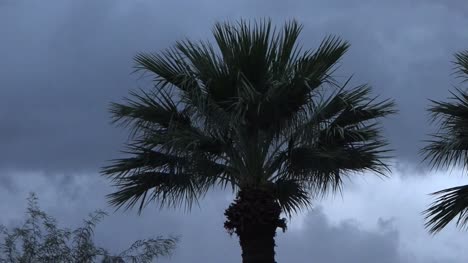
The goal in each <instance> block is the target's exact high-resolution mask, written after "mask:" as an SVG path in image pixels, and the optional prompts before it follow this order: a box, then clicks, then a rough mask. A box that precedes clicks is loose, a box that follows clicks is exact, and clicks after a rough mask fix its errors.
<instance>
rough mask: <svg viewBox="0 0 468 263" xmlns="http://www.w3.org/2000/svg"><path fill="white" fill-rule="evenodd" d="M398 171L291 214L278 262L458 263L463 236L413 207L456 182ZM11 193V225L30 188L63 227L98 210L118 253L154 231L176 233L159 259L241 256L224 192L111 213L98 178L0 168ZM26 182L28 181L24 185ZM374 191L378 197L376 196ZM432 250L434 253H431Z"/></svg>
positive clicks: (2, 209)
mask: <svg viewBox="0 0 468 263" xmlns="http://www.w3.org/2000/svg"><path fill="white" fill-rule="evenodd" d="M413 172H414V171H413V170H411V169H408V168H405V169H400V170H399V171H397V172H396V174H395V176H394V177H392V178H391V179H388V180H381V179H378V178H376V177H375V176H369V177H366V176H364V177H360V178H356V180H354V183H351V182H348V183H347V186H348V187H346V188H345V191H344V192H343V197H344V199H340V198H332V197H328V198H325V199H324V200H321V201H317V203H316V206H315V208H314V209H313V210H311V211H309V212H308V213H304V214H300V215H297V216H296V217H294V218H293V219H292V221H291V222H289V229H288V231H286V233H282V232H279V233H278V236H277V244H278V247H277V260H278V262H298V263H302V262H304V263H306V262H318V263H335V262H336V263H339V262H350V263H373V262H384V263H409V262H411V263H427V262H430V263H447V262H449V263H461V262H466V260H468V257H467V255H466V254H465V253H464V252H463V251H464V250H463V244H466V242H467V241H468V240H467V237H466V235H465V234H464V233H463V232H460V231H458V230H456V229H455V228H454V227H453V226H450V227H448V228H447V229H446V230H445V231H444V232H442V233H441V234H439V235H437V236H436V237H431V236H429V234H427V232H426V231H425V230H424V228H423V226H422V218H421V215H420V211H422V210H423V209H424V207H426V205H427V204H428V202H429V201H430V200H429V199H428V197H427V196H426V193H428V192H431V191H433V190H435V189H441V188H444V187H447V186H450V185H455V184H460V183H463V181H465V182H466V180H461V179H460V178H459V177H457V176H455V175H456V174H459V173H460V171H458V170H457V171H454V176H452V177H449V176H448V174H443V173H432V174H430V175H429V176H427V177H425V178H424V179H421V178H419V177H415V176H410V177H408V176H407V175H408V174H411V173H413ZM2 173H3V174H4V175H6V176H7V177H9V178H10V181H11V184H12V185H13V186H14V191H8V190H7V189H5V188H4V187H0V199H1V200H8V202H2V203H0V214H2V218H0V224H6V225H10V226H12V225H15V224H17V223H18V220H19V219H21V218H22V217H23V213H24V209H25V206H26V202H25V198H26V196H27V193H28V192H30V191H34V192H36V193H37V194H38V196H39V198H40V204H41V206H42V207H43V209H44V210H45V211H47V212H48V213H50V214H51V215H53V216H55V217H57V218H58V220H59V222H60V223H61V224H62V225H63V226H71V227H73V226H77V225H78V224H80V223H81V219H83V218H84V217H85V216H86V214H87V213H88V212H91V211H93V210H95V209H98V208H104V209H105V210H107V211H109V212H111V216H109V217H107V218H105V220H104V221H103V222H102V223H101V224H100V225H98V227H97V229H96V235H95V236H96V241H97V242H98V244H100V245H103V246H105V247H107V248H110V249H111V250H113V251H120V250H121V249H123V248H125V247H127V246H128V245H129V244H130V243H131V242H132V241H134V240H136V239H141V238H146V237H150V236H153V235H169V234H173V235H180V236H181V237H182V239H181V243H180V244H179V247H178V249H177V250H176V253H175V254H174V256H173V257H172V258H169V259H164V260H162V261H160V262H174V263H182V262H227V263H230V262H232V263H234V262H239V260H240V248H239V245H238V243H237V238H236V237H235V236H233V237H230V236H229V235H228V234H227V233H226V232H225V231H224V229H223V222H224V217H223V211H224V209H225V208H226V207H227V206H228V204H229V203H230V202H231V200H232V196H231V195H230V194H229V193H223V192H220V191H216V192H212V193H210V194H209V195H208V196H207V197H206V198H205V199H204V200H202V202H201V206H200V207H199V208H198V207H195V208H194V209H193V210H192V211H191V212H190V213H184V212H183V211H179V210H177V211H175V210H162V211H160V210H158V209H156V207H155V206H154V205H150V206H148V207H147V209H145V210H144V211H143V214H142V215H141V216H138V215H137V214H136V211H135V210H130V211H127V212H123V211H117V212H115V213H112V211H113V210H112V208H109V207H107V205H106V202H105V199H104V195H105V194H106V193H108V192H109V191H110V190H111V189H110V187H109V186H108V183H107V182H106V181H105V180H103V179H102V178H100V177H99V176H97V175H91V174H88V175H83V174H74V175H73V177H72V178H73V179H67V177H68V175H62V176H53V177H50V176H49V175H47V174H45V173H38V172H21V171H2ZM25 182H28V183H27V184H26V183H25ZM376 193H378V195H377V194H376ZM435 251H437V253H436V252H435Z"/></svg>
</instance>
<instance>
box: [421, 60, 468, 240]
mask: <svg viewBox="0 0 468 263" xmlns="http://www.w3.org/2000/svg"><path fill="white" fill-rule="evenodd" d="M454 64H455V68H456V73H458V77H460V78H462V80H463V82H465V81H467V80H468V51H463V52H459V53H457V54H455V62H454ZM431 102H432V106H431V107H430V108H429V112H430V113H431V114H432V118H433V121H434V122H436V123H437V124H438V125H439V130H438V131H437V132H436V133H434V134H432V135H431V137H432V138H431V140H429V141H428V145H427V146H426V147H424V148H423V153H424V154H425V159H426V160H428V161H429V162H430V163H431V164H432V165H433V168H440V167H450V166H457V165H461V166H462V167H463V168H464V169H465V170H466V168H467V166H468V93H467V92H466V91H463V90H461V89H457V90H456V92H452V98H450V101H449V102H439V101H433V100H431ZM432 195H435V196H437V199H436V200H435V202H433V203H432V204H431V206H430V207H429V208H428V209H427V210H425V211H424V215H425V217H426V224H425V226H426V227H427V228H428V229H429V231H430V232H431V233H437V232H439V231H440V230H442V229H443V228H444V227H445V226H447V224H449V223H450V222H451V221H453V220H454V219H455V218H458V219H457V220H456V225H457V226H458V227H465V226H467V223H468V185H463V186H458V187H453V188H449V189H445V190H441V191H438V192H435V193H432Z"/></svg>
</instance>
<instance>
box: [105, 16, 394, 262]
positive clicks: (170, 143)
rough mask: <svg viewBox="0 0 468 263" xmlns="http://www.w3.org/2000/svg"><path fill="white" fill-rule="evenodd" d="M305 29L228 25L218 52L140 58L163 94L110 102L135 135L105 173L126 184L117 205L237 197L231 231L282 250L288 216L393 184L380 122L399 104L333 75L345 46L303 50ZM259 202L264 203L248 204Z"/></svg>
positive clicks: (334, 41)
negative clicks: (279, 242)
mask: <svg viewBox="0 0 468 263" xmlns="http://www.w3.org/2000/svg"><path fill="white" fill-rule="evenodd" d="M301 31H302V26H301V25H299V24H298V23H297V22H295V21H292V22H289V23H287V24H286V25H285V26H284V27H282V28H281V29H274V28H273V27H272V25H271V22H270V21H266V20H262V21H260V22H256V23H249V22H246V21H240V22H239V23H237V24H231V23H218V24H216V25H215V27H214V29H213V36H214V40H215V45H212V44H211V43H209V42H194V41H190V40H184V41H179V42H176V44H175V45H174V46H173V47H172V48H170V49H167V50H165V51H163V52H160V53H158V54H149V53H142V54H139V55H137V56H136V57H135V62H136V70H137V71H141V72H145V73H149V74H151V76H152V77H154V87H153V88H152V89H151V90H148V91H143V90H139V91H132V92H131V93H130V98H128V99H126V101H125V102H124V103H112V105H111V113H112V115H113V118H114V121H115V122H116V123H119V124H122V125H124V126H128V127H130V128H131V135H132V136H131V139H130V142H129V144H128V148H127V151H126V153H128V154H129V155H130V157H128V158H122V159H118V160H115V161H114V162H113V163H112V164H111V165H109V166H107V167H105V168H104V169H103V174H105V175H107V176H109V177H110V178H111V180H112V182H113V183H114V185H115V186H116V187H117V190H116V191H115V192H114V193H112V194H110V195H109V199H110V203H111V204H112V205H115V206H117V207H122V206H125V207H126V208H129V207H133V206H138V207H139V211H141V210H142V209H143V207H144V206H145V205H146V204H147V203H148V202H150V201H156V202H157V204H159V205H160V206H161V207H166V206H171V207H179V206H185V207H186V208H190V207H191V206H192V204H193V203H197V202H198V201H199V200H200V198H202V197H203V196H204V195H205V194H206V193H207V192H208V191H209V190H210V189H212V188H213V187H215V186H220V187H222V188H227V187H228V188H230V189H232V191H233V192H235V193H237V199H236V201H235V202H234V203H233V205H232V206H231V207H230V208H229V211H226V212H227V213H226V216H227V217H228V218H227V219H228V220H227V222H226V226H227V228H235V229H228V230H229V231H230V232H236V233H237V234H238V235H241V234H240V233H246V231H244V230H245V229H251V230H252V231H254V230H255V231H257V230H259V231H260V230H261V229H262V230H261V231H263V232H262V234H260V233H257V236H258V235H263V234H265V233H268V235H269V237H268V238H267V239H268V241H265V242H268V244H269V245H268V246H270V245H271V244H273V246H274V241H273V242H272V239H273V236H274V233H275V229H276V228H277V227H282V228H285V227H286V224H285V221H284V220H282V219H280V218H277V217H279V215H280V213H282V212H283V213H286V214H287V215H292V214H293V213H295V212H297V211H299V210H300V209H304V208H308V207H309V205H310V204H311V198H312V197H317V196H318V195H322V194H324V193H327V192H329V191H330V190H331V191H336V190H339V189H340V187H341V184H342V179H343V178H344V177H346V176H348V175H350V174H353V173H355V172H364V171H372V172H376V173H377V174H381V175H383V174H384V173H385V172H386V171H387V170H388V167H387V164H386V163H385V160H386V158H387V157H389V156H388V155H387V154H388V149H387V147H386V146H387V142H386V140H385V139H384V138H383V137H382V134H381V128H380V122H379V119H380V118H382V117H385V116H387V115H389V114H392V113H394V112H395V110H394V104H393V102H392V101H389V100H379V99H377V98H376V97H373V96H372V95H371V87H369V86H368V85H359V86H355V87H349V80H348V81H346V82H344V84H340V83H339V81H337V80H336V79H335V78H334V77H333V73H334V71H335V69H336V64H337V63H338V62H339V61H340V59H341V58H342V56H343V55H344V54H345V53H346V51H347V50H348V48H349V44H348V43H347V42H346V41H343V40H341V39H340V38H338V37H333V36H330V37H327V38H325V39H324V40H323V41H322V43H321V44H320V46H319V47H318V49H316V50H303V49H302V48H301V47H300V46H299V45H298V37H299V35H300V33H301ZM242 192H244V193H243V194H242ZM259 195H262V196H261V197H259ZM255 196H256V197H258V198H260V199H261V200H263V201H258V202H257V203H256V204H253V203H251V202H249V201H247V200H241V199H242V197H246V198H248V199H249V200H254V199H255V198H256V197H255ZM260 199H258V200H260ZM262 206H263V207H262ZM272 211H274V212H272ZM247 213H255V215H256V216H255V215H254V214H247ZM230 215H231V216H230ZM262 217H263V218H262ZM270 217H274V218H270ZM267 223H268V224H272V225H268V226H266V225H265V224H267ZM256 224H259V225H257V227H253V225H256ZM247 225H249V226H248V227H247ZM244 226H245V228H244ZM241 227H242V228H244V230H242V229H239V228H241ZM237 230H239V231H237ZM250 235H252V233H250ZM246 242H247V241H246ZM241 243H242V242H241ZM258 245H264V244H263V243H261V242H260V243H259V244H258ZM243 248H244V247H243ZM251 251H253V252H255V253H257V252H258V251H260V250H259V248H257V249H252V250H251ZM268 251H269V252H268V253H271V251H272V248H271V249H269V250H268ZM262 253H263V252H262ZM265 253H266V252H265ZM270 261H271V257H270V259H268V261H265V262H270ZM262 262H263V261H262Z"/></svg>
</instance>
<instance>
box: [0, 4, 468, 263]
mask: <svg viewBox="0 0 468 263" xmlns="http://www.w3.org/2000/svg"><path fill="white" fill-rule="evenodd" d="M467 15H468V8H467V7H466V4H465V2H464V1H458V0H456V1H445V2H441V1H433V0H431V1H422V0H418V1H416V0H411V1H404V0H397V1H372V0H365V1H348V0H328V1H312V2H311V1H305V0H299V1H280V0H273V1H271V0H270V1H268V0H259V1H248V0H240V1H230V2H227V3H225V2H223V1H213V0H201V1H150V0H134V1H125V0H102V1H92V0H80V1H75V0H60V1H59V0H50V1H28V0H19V1H11V0H0V36H1V37H2V41H1V42H0V58H1V59H0V200H8V201H7V202H1V203H0V214H1V215H2V218H1V219H0V223H4V224H9V225H11V224H14V223H15V222H17V220H18V219H19V218H21V217H22V215H23V212H24V208H25V202H24V199H25V198H26V196H27V192H29V191H34V192H37V193H38V194H39V197H40V198H41V200H42V201H41V204H42V206H43V207H44V209H46V210H47V211H50V212H51V213H52V214H53V215H55V216H56V217H58V219H59V220H60V221H61V222H64V223H65V222H66V224H67V225H77V224H79V223H80V222H81V219H82V218H83V217H84V216H85V215H86V213H87V212H90V211H92V210H94V209H96V208H105V207H106V203H105V200H104V195H105V194H106V193H109V192H110V191H111V189H110V188H109V186H108V184H109V182H108V181H106V180H105V179H104V178H100V177H99V176H98V175H96V173H95V171H96V169H98V168H99V167H100V166H101V165H103V164H104V163H105V160H108V159H111V158H113V157H115V156H117V155H118V150H120V149H121V145H122V143H123V142H124V141H125V138H126V135H127V133H126V131H124V130H121V129H119V128H115V127H112V126H111V125H110V124H109V114H108V113H107V105H108V103H109V102H110V101H115V100H119V99H121V97H123V96H125V95H127V94H128V90H129V89H133V88H137V87H145V82H144V81H143V80H139V79H138V76H136V75H131V74H130V72H131V71H132V57H133V56H134V55H135V54H136V53H137V52H140V51H158V50H161V49H163V48H166V47H168V46H170V45H171V43H173V41H175V40H178V39H181V38H184V37H190V38H193V39H205V38H207V37H210V28H211V26H212V25H213V23H214V22H215V21H219V20H233V19H238V18H241V17H243V18H258V17H271V18H273V21H274V22H275V23H277V24H281V23H283V22H284V21H285V20H286V19H291V18H295V19H297V20H298V21H299V22H301V23H303V24H304V26H305V28H304V32H303V35H302V43H303V45H304V47H310V48H314V47H316V46H317V45H318V43H319V42H320V40H321V39H322V38H323V37H324V36H326V35H327V34H337V35H340V36H342V37H343V38H344V39H346V40H349V41H350V42H351V44H352V48H351V50H350V52H349V53H348V55H347V56H346V57H345V58H344V60H343V63H342V67H341V69H340V71H339V74H340V76H342V77H343V79H344V78H345V77H347V76H349V75H351V74H353V73H354V76H355V77H354V81H353V84H358V83H363V82H367V83H369V84H371V85H372V86H374V87H375V91H376V92H375V93H376V94H380V95H382V96H383V97H391V98H395V100H396V102H397V103H398V107H399V109H400V114H399V115H398V116H395V117H393V118H391V119H389V120H386V122H385V132H386V133H387V134H388V137H389V138H390V140H391V143H392V146H393V148H396V149H397V152H396V153H395V154H396V156H398V161H399V163H401V162H402V161H405V163H409V164H410V166H413V165H414V164H415V163H417V162H418V161H419V159H420V158H418V157H417V155H416V152H417V150H418V148H419V147H420V145H421V140H422V139H424V137H425V134H426V133H427V132H429V131H430V130H431V127H430V126H429V125H428V121H427V114H426V113H425V111H424V109H425V108H426V107H427V102H428V101H427V99H428V98H432V99H443V98H445V97H447V96H448V91H447V89H448V88H450V87H451V84H456V83H457V82H456V81H455V80H454V79H452V77H451V76H450V73H451V64H450V60H451V59H452V54H453V52H455V51H458V50H462V49H465V48H467V46H466V43H468V41H467V40H468V33H466V30H465V25H466V24H467V22H468V16H467ZM419 172H420V171H418V170H408V168H399V166H397V167H396V169H395V173H394V176H393V177H392V178H391V179H389V180H386V181H381V180H375V179H374V177H369V178H367V177H364V179H358V178H357V179H356V180H353V182H354V183H349V184H347V185H346V187H345V192H344V201H343V202H346V203H343V202H342V203H340V202H339V200H336V199H331V198H329V199H326V200H323V201H321V202H320V205H321V207H322V208H321V209H316V210H314V211H312V212H310V213H308V214H307V215H302V216H298V217H297V218H296V219H295V220H294V221H293V223H292V224H291V228H290V230H289V231H288V232H287V233H286V234H282V233H279V234H278V244H279V247H278V260H279V261H280V262H319V263H320V262H324V263H328V262H331V263H333V262H343V261H346V262H362V263H366V262H392V263H393V262H395V263H396V262H398V263H406V262H416V263H422V262H424V263H426V262H431V263H447V262H449V263H450V262H453V263H459V262H466V261H467V260H468V258H467V257H466V255H465V254H463V253H462V252H460V251H463V247H462V245H460V244H466V241H467V240H466V238H465V237H464V235H463V233H459V232H458V231H456V230H455V229H454V228H449V229H448V230H446V231H444V232H443V233H441V234H440V235H438V236H437V237H434V238H431V237H430V236H428V235H427V233H426V231H425V230H424V229H423V228H422V219H421V215H420V211H422V210H423V209H424V207H426V206H427V203H428V200H429V199H428V197H427V196H426V194H427V193H429V192H431V191H434V190H438V189H442V188H444V187H448V186H452V185H456V184H460V183H462V182H461V181H460V180H459V179H457V178H456V177H455V179H454V177H450V178H448V177H447V175H446V174H443V173H435V174H432V175H431V176H426V177H422V176H408V175H415V174H416V175H418V174H419ZM230 200H231V199H230V196H229V195H227V196H225V195H223V194H221V193H219V192H217V193H213V194H211V195H209V196H208V197H207V199H205V200H204V202H203V203H202V206H201V208H200V209H194V210H193V211H192V213H190V214H184V213H182V212H179V211H164V212H160V211H157V210H155V209H154V208H151V207H149V208H148V209H147V210H146V211H145V212H144V213H143V215H142V216H136V215H135V213H133V212H132V211H130V212H127V213H122V212H117V213H115V214H113V215H112V216H110V217H109V218H107V219H106V220H105V221H104V222H103V223H102V224H101V225H100V226H99V227H98V229H97V233H96V235H97V238H98V241H99V242H101V243H102V244H105V245H106V246H108V247H111V248H112V249H115V250H118V249H120V248H124V247H126V246H127V245H128V244H129V243H130V242H131V241H132V240H135V239H138V238H144V237H146V236H148V235H151V234H153V233H156V234H181V235H182V236H183V239H182V243H181V244H180V248H179V249H178V250H177V253H176V254H175V255H174V257H173V258H172V259H171V260H170V261H167V262H176V263H177V262H228V263H229V262H239V247H238V244H237V240H236V239H235V238H230V237H229V236H228V235H227V234H226V233H225V232H224V230H223V228H222V222H223V221H224V218H223V216H222V211H223V210H224V209H225V208H226V207H227V205H228V204H229V202H230ZM388 220H390V221H388ZM379 222H380V223H379ZM388 222H391V223H388ZM116 237H119V238H116ZM195 251H196V253H194V252H195ZM434 251H438V252H437V255H435V254H434ZM292 259H294V260H292ZM229 260H231V261H229ZM165 262H166V261H165Z"/></svg>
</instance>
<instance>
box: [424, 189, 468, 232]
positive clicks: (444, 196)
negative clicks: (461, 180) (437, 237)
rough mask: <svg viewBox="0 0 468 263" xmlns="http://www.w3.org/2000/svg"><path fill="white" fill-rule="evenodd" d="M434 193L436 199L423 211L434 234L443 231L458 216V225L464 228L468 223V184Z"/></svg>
mask: <svg viewBox="0 0 468 263" xmlns="http://www.w3.org/2000/svg"><path fill="white" fill-rule="evenodd" d="M432 195H435V196H438V197H437V199H436V201H435V202H433V203H432V204H431V206H430V207H429V208H428V209H427V210H425V211H424V212H423V213H424V215H425V218H426V223H425V226H426V228H428V229H429V231H430V232H431V233H433V234H435V233H437V232H439V231H441V230H442V229H443V228H444V227H445V226H447V225H448V224H449V223H450V222H451V221H452V220H454V219H455V218H456V217H458V219H457V221H456V225H457V226H458V227H460V228H464V227H466V226H467V223H468V185H463V186H458V187H453V188H448V189H444V190H441V191H438V192H435V193H432Z"/></svg>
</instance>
